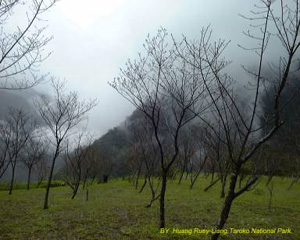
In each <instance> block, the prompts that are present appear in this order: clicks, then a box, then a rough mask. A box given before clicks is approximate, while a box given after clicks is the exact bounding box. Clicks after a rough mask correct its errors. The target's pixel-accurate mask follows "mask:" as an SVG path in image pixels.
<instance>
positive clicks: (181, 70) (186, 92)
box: [111, 29, 208, 228]
mask: <svg viewBox="0 0 300 240" xmlns="http://www.w3.org/2000/svg"><path fill="white" fill-rule="evenodd" d="M169 44H170V41H169V42H168V34H167V31H166V30H165V29H160V30H159V31H158V34H157V35H156V36H155V37H153V38H150V37H149V36H148V38H147V39H146V43H145V44H144V48H145V51H146V54H145V56H142V54H139V57H138V59H137V60H135V61H131V60H129V61H128V62H127V64H126V68H125V69H122V70H121V74H120V77H117V78H115V80H114V81H113V82H112V83H111V86H112V87H113V88H115V89H116V90H117V91H118V92H119V93H120V94H121V95H122V96H123V97H124V98H126V99H127V100H128V101H129V102H131V103H132V104H133V105H134V106H135V107H136V108H137V109H138V110H140V111H141V112H142V113H143V114H144V115H145V116H146V117H147V119H148V121H149V122H150V124H151V126H152V128H153V133H154V137H155V141H156V144H157V146H158V149H159V162H160V168H161V173H162V175H161V177H162V184H161V190H160V199H159V202H160V227H161V228H164V227H165V193H166V187H167V175H168V172H169V170H170V168H171V166H172V165H173V164H174V162H175V160H176V158H177V156H178V153H179V143H178V142H179V134H180V131H181V129H182V127H183V126H184V125H186V124H187V123H189V122H191V121H192V120H193V119H194V118H195V117H196V116H197V115H200V114H201V113H202V112H204V111H205V109H206V108H207V106H208V102H207V100H206V98H205V97H206V96H205V94H204V85H203V81H202V80H201V78H200V72H199V71H198V70H197V68H195V67H193V66H190V65H187V64H186V63H185V61H183V60H182V58H179V57H178V56H177V55H176V54H175V51H174V50H175V49H174V46H173V45H172V44H171V45H169ZM207 84H208V83H207Z"/></svg>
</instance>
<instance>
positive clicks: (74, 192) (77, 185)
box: [72, 181, 80, 199]
mask: <svg viewBox="0 0 300 240" xmlns="http://www.w3.org/2000/svg"><path fill="white" fill-rule="evenodd" d="M79 185H80V181H77V183H76V184H75V187H74V190H73V195H72V199H74V198H75V197H76V194H77V192H78V188H79Z"/></svg>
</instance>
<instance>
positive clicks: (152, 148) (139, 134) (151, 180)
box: [127, 113, 161, 208]
mask: <svg viewBox="0 0 300 240" xmlns="http://www.w3.org/2000/svg"><path fill="white" fill-rule="evenodd" d="M139 114H141V113H139ZM127 128H128V129H129V130H130V132H131V133H132V134H131V138H132V146H133V147H132V150H133V152H134V158H135V159H137V163H136V164H135V167H136V168H138V169H137V171H136V172H138V173H139V174H140V173H141V174H143V175H144V183H143V185H142V187H141V189H140V190H139V193H141V192H142V191H143V189H144V188H145V186H146V185H147V184H148V185H149V187H150V191H151V199H150V202H149V204H148V205H147V206H146V207H147V208H149V207H151V206H152V204H153V202H154V201H156V200H157V199H159V197H160V195H159V194H157V192H158V190H159V186H160V183H161V178H160V177H158V176H159V161H158V160H159V158H158V156H159V149H158V147H157V145H156V144H155V137H154V133H153V129H152V125H151V124H150V122H149V119H148V118H146V117H145V116H144V115H142V116H140V117H139V118H137V119H135V121H131V122H129V124H128V126H127ZM139 174H137V177H136V179H137V180H136V183H137V182H138V178H139ZM157 177H158V178H157Z"/></svg>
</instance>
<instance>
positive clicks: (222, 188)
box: [220, 173, 227, 198]
mask: <svg viewBox="0 0 300 240" xmlns="http://www.w3.org/2000/svg"><path fill="white" fill-rule="evenodd" d="M226 180H227V173H226V174H225V176H224V177H222V187H221V195H220V197H221V198H225V186H226Z"/></svg>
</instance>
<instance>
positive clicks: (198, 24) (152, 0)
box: [36, 0, 253, 136]
mask: <svg viewBox="0 0 300 240" xmlns="http://www.w3.org/2000/svg"><path fill="white" fill-rule="evenodd" d="M252 3H253V1H241V0H227V1H224V0H214V1H204V0H85V1H79V0H61V1H59V2H58V3H57V4H56V6H55V7H53V8H52V9H51V11H50V12H49V13H47V14H46V15H45V16H44V18H45V19H47V20H48V23H47V24H48V25H49V27H48V29H47V34H49V35H53V36H54V39H53V40H52V41H51V42H50V43H49V44H48V45H47V48H46V50H48V51H53V54H52V55H51V57H50V58H49V59H47V61H45V62H44V63H43V65H42V68H41V69H42V71H44V72H50V73H51V74H52V75H53V76H55V77H58V78H61V79H66V80H67V81H68V87H69V88H70V89H71V90H76V91H78V92H79V94H80V96H81V97H82V98H98V99H99V105H98V106H97V107H96V108H95V109H93V110H92V112H91V113H90V116H89V119H90V120H89V130H90V131H92V132H95V133H96V134H97V136H100V135H102V134H104V133H105V132H106V131H107V130H108V129H110V128H112V127H114V126H117V125H118V124H120V123H121V122H123V121H124V120H125V117H126V116H128V115H130V113H131V112H132V111H133V110H134V108H133V106H131V105H130V104H129V103H128V102H127V101H126V100H125V99H123V98H122V97H121V96H120V95H119V94H118V93H117V92H116V91H115V90H114V89H113V88H111V87H110V86H109V85H108V84H107V82H108V81H112V80H113V78H114V77H116V76H118V75H119V68H120V67H122V66H124V64H125V62H126V61H127V59H128V58H135V56H136V55H137V52H138V51H141V49H142V44H143V43H144V39H145V38H146V36H147V34H148V33H150V35H155V33H156V32H157V30H158V29H159V28H160V27H161V26H162V27H164V28H166V29H167V30H168V32H170V33H173V34H174V35H175V36H176V37H180V36H181V34H184V35H186V36H187V37H188V38H190V39H197V37H199V35H200V31H201V28H202V27H204V26H207V25H208V24H211V27H212V29H213V30H214V37H216V38H217V37H220V38H225V39H228V40H232V42H231V45H230V47H229V48H228V50H227V54H228V56H230V59H232V60H233V61H235V62H240V60H241V59H242V56H243V55H242V54H243V52H242V50H241V49H238V48H237V44H238V43H240V42H241V41H243V36H242V31H243V30H245V28H247V26H248V25H249V22H247V21H245V20H244V19H242V18H241V17H239V16H238V14H239V13H242V14H247V13H249V11H250V10H251V6H252ZM233 66H234V67H236V66H238V65H233ZM40 89H44V90H45V89H48V87H47V86H45V85H41V86H39V87H37V88H36V90H40Z"/></svg>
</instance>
